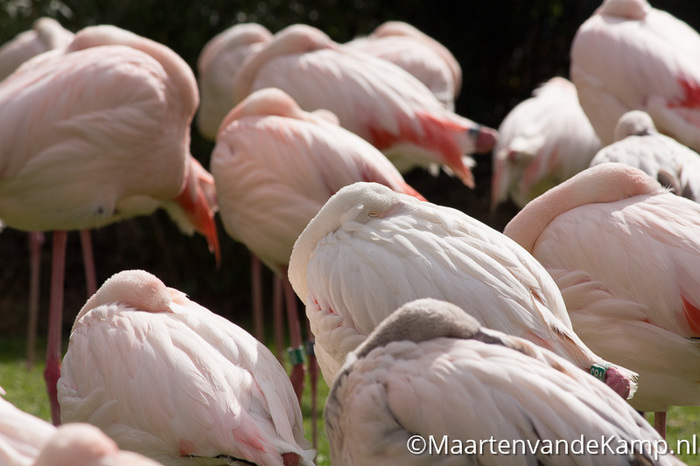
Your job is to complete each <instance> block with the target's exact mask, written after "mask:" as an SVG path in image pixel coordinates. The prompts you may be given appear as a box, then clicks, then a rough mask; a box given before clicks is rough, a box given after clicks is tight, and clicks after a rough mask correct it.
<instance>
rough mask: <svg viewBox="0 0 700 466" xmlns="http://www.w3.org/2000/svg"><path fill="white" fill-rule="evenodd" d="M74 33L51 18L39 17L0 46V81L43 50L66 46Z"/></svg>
mask: <svg viewBox="0 0 700 466" xmlns="http://www.w3.org/2000/svg"><path fill="white" fill-rule="evenodd" d="M73 36H74V34H73V33H72V32H70V31H68V30H67V29H65V28H64V27H63V26H61V23H59V22H58V21H56V20H55V19H53V18H39V19H37V20H36V21H34V24H33V25H32V28H31V29H30V30H28V31H24V32H22V33H20V34H18V35H17V36H16V37H15V38H14V39H12V40H11V41H9V42H6V43H5V44H3V45H2V47H0V81H2V80H3V79H5V78H6V77H8V76H9V75H10V74H12V72H13V71H14V70H16V69H17V67H19V66H20V65H21V64H22V63H24V62H25V61H27V60H29V59H30V58H32V57H34V56H36V55H39V54H41V53H43V52H46V51H49V50H54V49H60V48H64V47H67V46H68V44H70V43H71V42H72V41H73Z"/></svg>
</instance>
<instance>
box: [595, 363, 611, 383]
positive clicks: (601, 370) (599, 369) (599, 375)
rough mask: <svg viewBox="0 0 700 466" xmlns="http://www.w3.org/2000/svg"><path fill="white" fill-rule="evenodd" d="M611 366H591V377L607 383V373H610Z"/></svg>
mask: <svg viewBox="0 0 700 466" xmlns="http://www.w3.org/2000/svg"><path fill="white" fill-rule="evenodd" d="M609 367H610V364H593V365H592V366H591V370H590V372H591V375H592V376H593V377H595V378H596V379H598V380H602V381H603V382H605V373H606V372H607V371H608V368H609Z"/></svg>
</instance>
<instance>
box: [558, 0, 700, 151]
mask: <svg viewBox="0 0 700 466" xmlns="http://www.w3.org/2000/svg"><path fill="white" fill-rule="evenodd" d="M698 51H700V35H699V34H698V33H697V32H696V31H695V30H694V29H693V28H691V27H690V26H688V25H687V24H686V23H684V22H683V21H681V20H679V19H677V18H675V17H674V16H672V15H670V14H668V13H667V12H665V11H662V10H657V9H655V8H652V7H651V5H650V4H649V3H648V2H647V1H646V0H604V1H603V4H602V6H601V7H600V8H598V9H597V10H596V11H595V13H594V14H593V15H592V16H591V17H590V18H589V19H588V20H586V21H585V22H584V23H583V24H582V25H581V27H580V28H579V29H578V31H577V33H576V36H575V37H574V40H573V43H572V46H571V80H572V81H573V83H574V84H575V85H576V88H577V89H578V97H579V100H580V101H581V106H582V107H583V109H584V111H585V112H586V115H588V118H589V119H590V120H591V123H592V124H593V127H594V128H595V130H596V132H597V133H598V136H599V137H600V140H601V142H602V143H603V145H604V146H606V145H608V144H611V143H612V142H613V140H614V137H613V131H614V128H615V125H616V124H617V121H618V120H619V119H620V117H621V116H622V115H623V114H624V113H626V112H628V111H630V110H644V111H645V112H647V113H648V114H649V115H650V116H651V118H652V119H653V120H654V123H655V124H656V127H657V128H658V129H659V131H660V132H662V133H665V134H668V135H670V136H672V137H673V138H675V139H677V140H678V141H679V142H681V143H682V144H685V145H687V146H688V147H690V148H691V149H693V150H696V151H700V105H698V104H699V103H700V100H699V99H700V91H699V90H700V53H699V52H698Z"/></svg>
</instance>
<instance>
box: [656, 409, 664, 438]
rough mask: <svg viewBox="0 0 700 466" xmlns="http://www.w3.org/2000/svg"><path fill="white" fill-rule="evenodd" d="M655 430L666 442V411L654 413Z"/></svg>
mask: <svg viewBox="0 0 700 466" xmlns="http://www.w3.org/2000/svg"><path fill="white" fill-rule="evenodd" d="M654 429H656V431H657V432H658V433H659V435H660V436H661V438H662V439H664V440H666V411H656V412H655V413H654Z"/></svg>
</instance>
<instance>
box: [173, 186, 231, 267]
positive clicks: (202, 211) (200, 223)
mask: <svg viewBox="0 0 700 466" xmlns="http://www.w3.org/2000/svg"><path fill="white" fill-rule="evenodd" d="M195 180H196V178H195ZM175 201H176V202H177V203H178V204H179V205H180V206H181V207H182V208H183V210H184V211H185V214H186V215H187V219H188V220H189V221H190V222H191V223H192V225H194V228H195V230H196V231H197V232H199V233H201V234H202V235H204V237H205V238H206V239H207V243H208V244H209V251H210V252H212V253H214V257H215V258H216V266H217V267H220V266H221V249H220V247H219V236H218V233H217V230H216V222H215V221H214V212H215V208H214V207H213V206H212V205H211V204H210V202H209V200H208V198H207V196H206V195H205V192H204V189H203V187H202V186H201V184H200V183H199V180H197V181H195V182H194V184H193V185H190V184H189V183H188V184H187V185H186V186H185V189H183V190H182V192H181V193H180V194H179V195H178V197H177V198H176V199H175Z"/></svg>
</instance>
